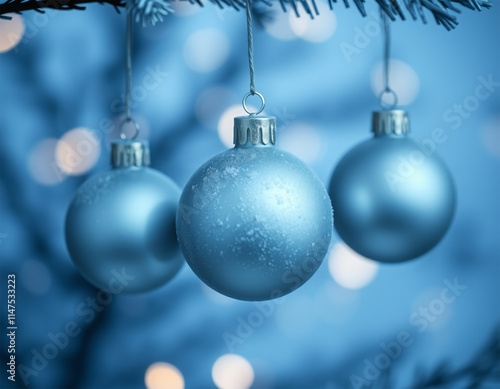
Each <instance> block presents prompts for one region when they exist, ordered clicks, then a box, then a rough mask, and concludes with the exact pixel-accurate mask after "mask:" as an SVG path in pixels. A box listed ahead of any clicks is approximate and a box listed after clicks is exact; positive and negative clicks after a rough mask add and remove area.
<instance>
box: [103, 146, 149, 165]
mask: <svg viewBox="0 0 500 389" xmlns="http://www.w3.org/2000/svg"><path fill="white" fill-rule="evenodd" d="M149 164H150V157H149V143H148V141H144V140H124V141H116V142H113V143H111V166H112V167H113V168H123V167H132V166H135V167H145V166H149Z"/></svg>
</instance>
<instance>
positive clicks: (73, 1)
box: [0, 0, 126, 19]
mask: <svg viewBox="0 0 500 389" xmlns="http://www.w3.org/2000/svg"><path fill="white" fill-rule="evenodd" d="M87 3H100V4H104V3H107V4H111V5H113V6H114V7H115V9H116V11H117V12H118V13H120V9H119V8H118V7H124V6H125V4H126V3H125V2H124V1H123V0H45V1H41V0H40V1H36V0H7V1H6V2H5V3H2V4H0V19H10V17H8V16H2V15H5V14H8V13H18V14H20V13H22V12H23V11H32V10H33V11H36V12H39V13H44V12H45V11H43V10H42V8H50V9H58V10H63V11H64V10H71V9H77V10H80V11H83V10H85V7H82V6H81V5H80V4H87Z"/></svg>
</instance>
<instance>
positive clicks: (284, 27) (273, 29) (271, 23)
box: [264, 12, 297, 41]
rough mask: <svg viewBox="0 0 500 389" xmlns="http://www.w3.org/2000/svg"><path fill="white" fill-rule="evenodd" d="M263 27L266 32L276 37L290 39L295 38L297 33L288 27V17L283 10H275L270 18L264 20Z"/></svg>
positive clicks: (284, 39)
mask: <svg viewBox="0 0 500 389" xmlns="http://www.w3.org/2000/svg"><path fill="white" fill-rule="evenodd" d="M264 28H265V29H266V31H267V33H268V34H269V35H271V36H273V37H274V38H276V39H279V40H283V41H291V40H294V39H297V35H296V34H295V33H294V32H293V30H292V28H291V27H290V17H289V14H288V13H285V12H275V13H274V14H273V18H272V19H271V20H268V21H265V23H264Z"/></svg>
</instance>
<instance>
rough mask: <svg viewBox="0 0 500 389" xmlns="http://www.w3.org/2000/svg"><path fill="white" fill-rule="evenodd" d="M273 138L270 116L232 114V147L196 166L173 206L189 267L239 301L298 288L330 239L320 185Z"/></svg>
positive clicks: (327, 206)
mask: <svg viewBox="0 0 500 389" xmlns="http://www.w3.org/2000/svg"><path fill="white" fill-rule="evenodd" d="M275 141H276V121H275V118H274V117H264V116H263V117H259V116H255V115H250V116H248V117H247V116H245V117H237V118H235V120H234V142H235V145H236V146H235V148H233V149H230V150H226V151H224V152H222V153H220V154H218V155H216V156H215V157H213V158H212V159H211V160H209V161H208V162H206V163H205V164H204V165H203V166H201V167H200V168H199V169H198V171H197V172H196V173H195V174H194V175H193V176H192V177H191V179H190V180H189V182H188V183H187V185H186V187H185V189H184V191H183V193H182V195H181V200H180V204H179V210H178V212H177V235H178V238H179V244H180V247H181V250H182V252H183V254H184V257H185V258H186V261H187V263H188V264H189V266H190V267H191V269H193V271H194V272H195V273H196V275H197V276H198V277H199V278H200V279H201V280H202V281H203V282H205V283H206V284H207V285H208V286H210V287H211V288H213V289H215V290H216V291H218V292H220V293H222V294H224V295H226V296H229V297H233V298H236V299H240V300H249V301H256V300H268V299H272V298H276V297H280V296H283V295H285V294H287V293H290V292H291V291H293V290H294V289H296V288H298V287H300V286H301V285H302V284H304V283H305V282H306V281H307V280H308V279H309V278H310V277H311V276H312V275H313V274H314V272H315V271H316V270H317V269H318V267H319V266H320V265H321V262H322V261H323V258H324V257H325V255H326V253H327V251H328V247H329V244H330V240H331V233H332V227H333V225H332V224H333V223H332V208H331V204H330V201H329V198H328V194H327V192H326V190H325V188H324V187H323V185H322V183H321V181H320V180H319V179H318V177H317V176H316V174H315V173H314V172H313V171H311V170H310V169H309V168H308V167H307V166H306V165H305V164H304V163H303V162H302V161H300V160H299V159H297V158H296V157H294V156H293V155H291V154H289V153H286V152H284V151H281V150H279V149H276V148H275V147H274V144H275Z"/></svg>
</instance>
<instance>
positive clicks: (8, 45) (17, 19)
mask: <svg viewBox="0 0 500 389" xmlns="http://www.w3.org/2000/svg"><path fill="white" fill-rule="evenodd" d="M5 16H9V17H11V18H12V19H11V20H0V53H4V52H6V51H9V50H11V49H13V48H14V47H16V46H17V44H18V43H19V42H20V41H21V39H22V37H23V34H24V22H23V18H22V16H21V15H17V14H6V15H5Z"/></svg>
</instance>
